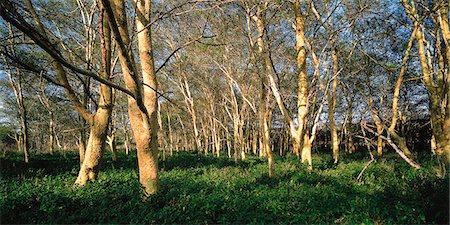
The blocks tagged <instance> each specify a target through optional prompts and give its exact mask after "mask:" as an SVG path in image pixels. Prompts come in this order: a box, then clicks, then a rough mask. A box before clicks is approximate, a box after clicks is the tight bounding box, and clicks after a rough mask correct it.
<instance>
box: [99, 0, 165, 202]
mask: <svg viewBox="0 0 450 225" xmlns="http://www.w3.org/2000/svg"><path fill="white" fill-rule="evenodd" d="M102 2H103V3H104V5H105V7H106V9H107V12H108V18H109V19H110V23H111V27H112V30H113V32H114V36H115V40H116V43H117V46H118V47H119V61H120V64H121V67H122V72H123V76H124V81H125V84H126V86H127V89H129V90H130V91H131V92H132V93H133V94H134V96H133V97H134V98H133V97H132V96H129V97H128V114H129V118H130V121H131V126H132V130H133V135H134V139H135V141H136V149H137V155H138V166H139V182H140V184H141V185H142V187H143V189H144V193H145V196H149V195H151V194H155V193H156V192H157V191H158V187H159V185H158V137H157V133H158V121H157V113H158V112H157V111H158V105H157V92H156V90H157V81H156V73H155V68H154V61H153V49H152V39H151V29H150V27H149V26H148V25H149V21H150V11H151V10H150V9H151V2H150V1H149V0H142V1H139V0H136V1H134V2H133V5H134V7H135V10H136V28H137V30H138V31H139V32H138V34H137V37H138V47H139V55H140V62H141V63H140V64H141V70H142V81H141V80H140V76H139V75H138V72H137V69H136V68H135V63H134V62H135V60H134V55H133V54H132V52H131V51H129V50H128V48H127V47H128V46H130V43H131V41H130V36H129V34H128V25H127V17H126V12H125V3H124V2H123V1H121V0H112V1H111V4H109V3H110V2H109V1H108V0H102Z"/></svg>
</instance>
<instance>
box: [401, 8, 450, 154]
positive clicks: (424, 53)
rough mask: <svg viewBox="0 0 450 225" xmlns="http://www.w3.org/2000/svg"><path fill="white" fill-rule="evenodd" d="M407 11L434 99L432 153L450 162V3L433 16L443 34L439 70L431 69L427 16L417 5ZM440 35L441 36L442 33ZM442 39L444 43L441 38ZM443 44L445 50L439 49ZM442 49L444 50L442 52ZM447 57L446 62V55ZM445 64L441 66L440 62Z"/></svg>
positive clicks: (431, 113) (426, 82) (423, 71)
mask: <svg viewBox="0 0 450 225" xmlns="http://www.w3.org/2000/svg"><path fill="white" fill-rule="evenodd" d="M400 2H401V3H402V5H403V8H404V9H405V11H406V13H407V15H408V16H409V18H410V19H411V21H412V22H413V24H414V30H416V32H415V38H416V40H417V47H418V55H419V61H420V66H421V69H422V79H423V83H424V84H425V87H426V88H427V91H428V96H429V99H430V116H431V127H432V135H433V136H432V144H433V141H435V149H433V147H434V146H432V150H434V152H435V153H436V155H438V156H440V157H444V158H446V160H447V162H449V161H450V135H449V133H450V121H449V120H450V116H449V115H450V112H449V111H450V108H449V107H448V106H449V79H450V78H449V76H450V69H449V63H450V60H449V59H450V58H449V57H450V56H449V53H450V50H449V48H450V46H449V44H450V43H449V41H450V32H449V19H448V11H449V3H448V2H447V1H438V2H436V3H435V4H434V5H433V8H432V10H434V12H432V13H433V14H437V19H434V20H435V23H437V24H436V25H437V26H439V27H440V34H441V35H437V36H436V37H435V38H436V39H435V44H436V46H433V48H435V49H436V50H437V51H438V53H439V56H438V63H437V65H438V66H437V70H435V69H434V68H435V67H434V66H432V65H431V63H432V61H433V59H432V56H431V54H430V51H431V50H430V48H432V47H431V46H429V42H427V40H426V39H425V26H424V25H423V24H422V23H423V20H424V19H425V17H424V16H421V15H419V12H418V10H417V8H416V3H415V1H414V0H412V1H409V2H408V1H405V0H401V1H400ZM438 34H439V32H438ZM441 37H442V39H443V41H444V42H443V43H441V41H440V38H441ZM438 44H440V45H441V46H437V45H438ZM441 49H442V50H441ZM444 54H445V60H444V57H443V56H442V55H444ZM440 57H442V58H441V60H442V61H441V62H439V58H440Z"/></svg>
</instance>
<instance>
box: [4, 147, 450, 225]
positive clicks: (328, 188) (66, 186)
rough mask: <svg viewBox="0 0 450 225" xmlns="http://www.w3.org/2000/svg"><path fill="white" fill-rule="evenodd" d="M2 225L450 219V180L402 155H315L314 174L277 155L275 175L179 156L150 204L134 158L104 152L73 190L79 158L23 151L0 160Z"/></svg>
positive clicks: (258, 165) (247, 164)
mask: <svg viewBox="0 0 450 225" xmlns="http://www.w3.org/2000/svg"><path fill="white" fill-rule="evenodd" d="M0 160H1V161H0V163H1V164H0V165H1V171H0V172H1V179H0V211H1V215H0V216H1V217H0V223H1V224H9V223H33V224H35V223H64V224H69V223H70V224H72V223H152V224H155V223H156V224H162V223H179V224H215V223H226V224H244V223H245V224H247V223H264V224H280V223H294V224H299V223H315V224H317V223H321V224H323V223H326V224H330V223H343V224H361V223H365V224H374V223H378V224H380V223H386V224H392V223H397V224H398V223H402V224H423V223H427V224H430V223H441V224H448V223H449V177H448V175H447V177H444V178H439V177H437V176H436V171H435V170H434V169H433V168H434V167H433V164H434V159H433V158H432V156H430V155H427V156H423V157H422V158H420V157H418V159H417V160H418V161H419V162H420V163H421V165H422V166H423V168H422V169H420V170H414V169H412V168H411V167H409V165H408V164H406V163H405V162H404V161H402V160H401V158H400V157H398V156H397V155H394V154H391V155H389V154H388V155H385V156H383V158H381V159H378V160H377V161H376V162H373V163H372V164H371V165H370V166H369V167H368V169H367V170H366V171H365V172H364V174H363V176H362V179H361V181H357V180H356V177H357V176H358V174H359V173H360V171H361V169H362V168H363V167H364V165H365V164H366V163H367V162H368V157H367V156H365V155H364V154H362V153H360V154H354V155H344V156H342V160H341V162H340V163H339V164H338V165H333V164H332V163H329V162H330V157H329V155H328V154H326V155H320V154H315V155H314V159H313V160H314V161H313V163H314V169H313V171H311V172H309V171H307V168H306V166H305V165H303V164H301V163H300V162H299V161H298V160H297V159H296V158H295V157H290V158H289V157H288V158H287V159H286V158H283V159H281V158H277V159H276V177H275V178H269V177H268V176H267V165H266V162H265V161H264V160H260V159H258V158H255V157H250V158H248V159H247V160H245V161H244V162H239V163H235V162H234V161H233V160H231V159H227V158H215V157H212V156H199V155H197V154H193V153H180V154H176V155H174V156H171V157H168V158H167V160H165V161H160V168H161V172H160V192H159V193H158V194H156V195H154V196H152V197H150V198H149V199H147V200H145V201H144V200H142V198H141V197H140V196H141V193H140V188H139V183H138V179H137V169H136V168H137V166H136V164H137V162H136V157H135V156H125V155H120V156H119V160H118V161H117V162H112V161H111V158H110V155H109V154H107V155H106V156H105V159H104V162H103V164H102V168H101V173H100V175H99V177H98V179H97V180H96V181H95V182H92V183H90V184H88V185H87V186H86V187H84V188H81V189H73V188H72V185H73V183H74V181H75V178H76V175H77V172H78V167H79V165H78V158H77V156H76V155H71V156H62V155H58V156H49V155H36V156H34V157H32V158H31V162H30V163H29V164H25V163H23V162H22V161H21V156H19V155H8V156H6V157H5V158H1V159H0Z"/></svg>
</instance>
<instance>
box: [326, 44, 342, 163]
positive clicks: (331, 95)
mask: <svg viewBox="0 0 450 225" xmlns="http://www.w3.org/2000/svg"><path fill="white" fill-rule="evenodd" d="M330 47H331V58H332V59H333V77H332V78H331V79H332V80H333V82H332V83H331V91H328V94H327V101H328V120H329V121H330V132H331V146H332V150H333V159H334V163H337V162H338V160H339V142H340V141H339V137H338V134H337V128H336V121H335V119H334V114H335V112H336V95H337V93H336V92H337V83H338V82H337V81H338V78H337V76H338V73H339V72H338V66H339V65H338V56H337V53H336V46H335V43H334V38H332V40H331V41H330Z"/></svg>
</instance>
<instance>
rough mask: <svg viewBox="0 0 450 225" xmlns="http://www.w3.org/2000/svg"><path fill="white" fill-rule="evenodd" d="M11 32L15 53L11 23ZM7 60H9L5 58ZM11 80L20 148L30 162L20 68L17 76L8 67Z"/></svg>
mask: <svg viewBox="0 0 450 225" xmlns="http://www.w3.org/2000/svg"><path fill="white" fill-rule="evenodd" d="M9 34H10V45H11V49H12V53H13V55H15V54H16V53H15V50H14V49H15V43H14V34H13V30H12V27H11V25H10V24H9ZM4 61H5V62H7V60H6V59H5V60H4ZM8 66H9V65H8ZM7 74H8V77H9V81H10V85H11V88H12V90H13V92H14V96H15V98H16V103H17V107H18V109H19V115H20V128H21V129H20V130H21V134H20V136H21V139H20V140H21V141H19V142H18V145H17V147H18V150H19V151H20V150H21V148H22V150H23V155H24V161H25V162H26V163H28V161H29V150H28V148H29V146H30V144H29V135H28V114H27V113H28V112H27V108H26V106H25V102H24V96H23V88H22V73H21V71H20V70H19V69H16V73H15V77H14V75H13V74H12V71H11V69H8V71H7Z"/></svg>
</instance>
